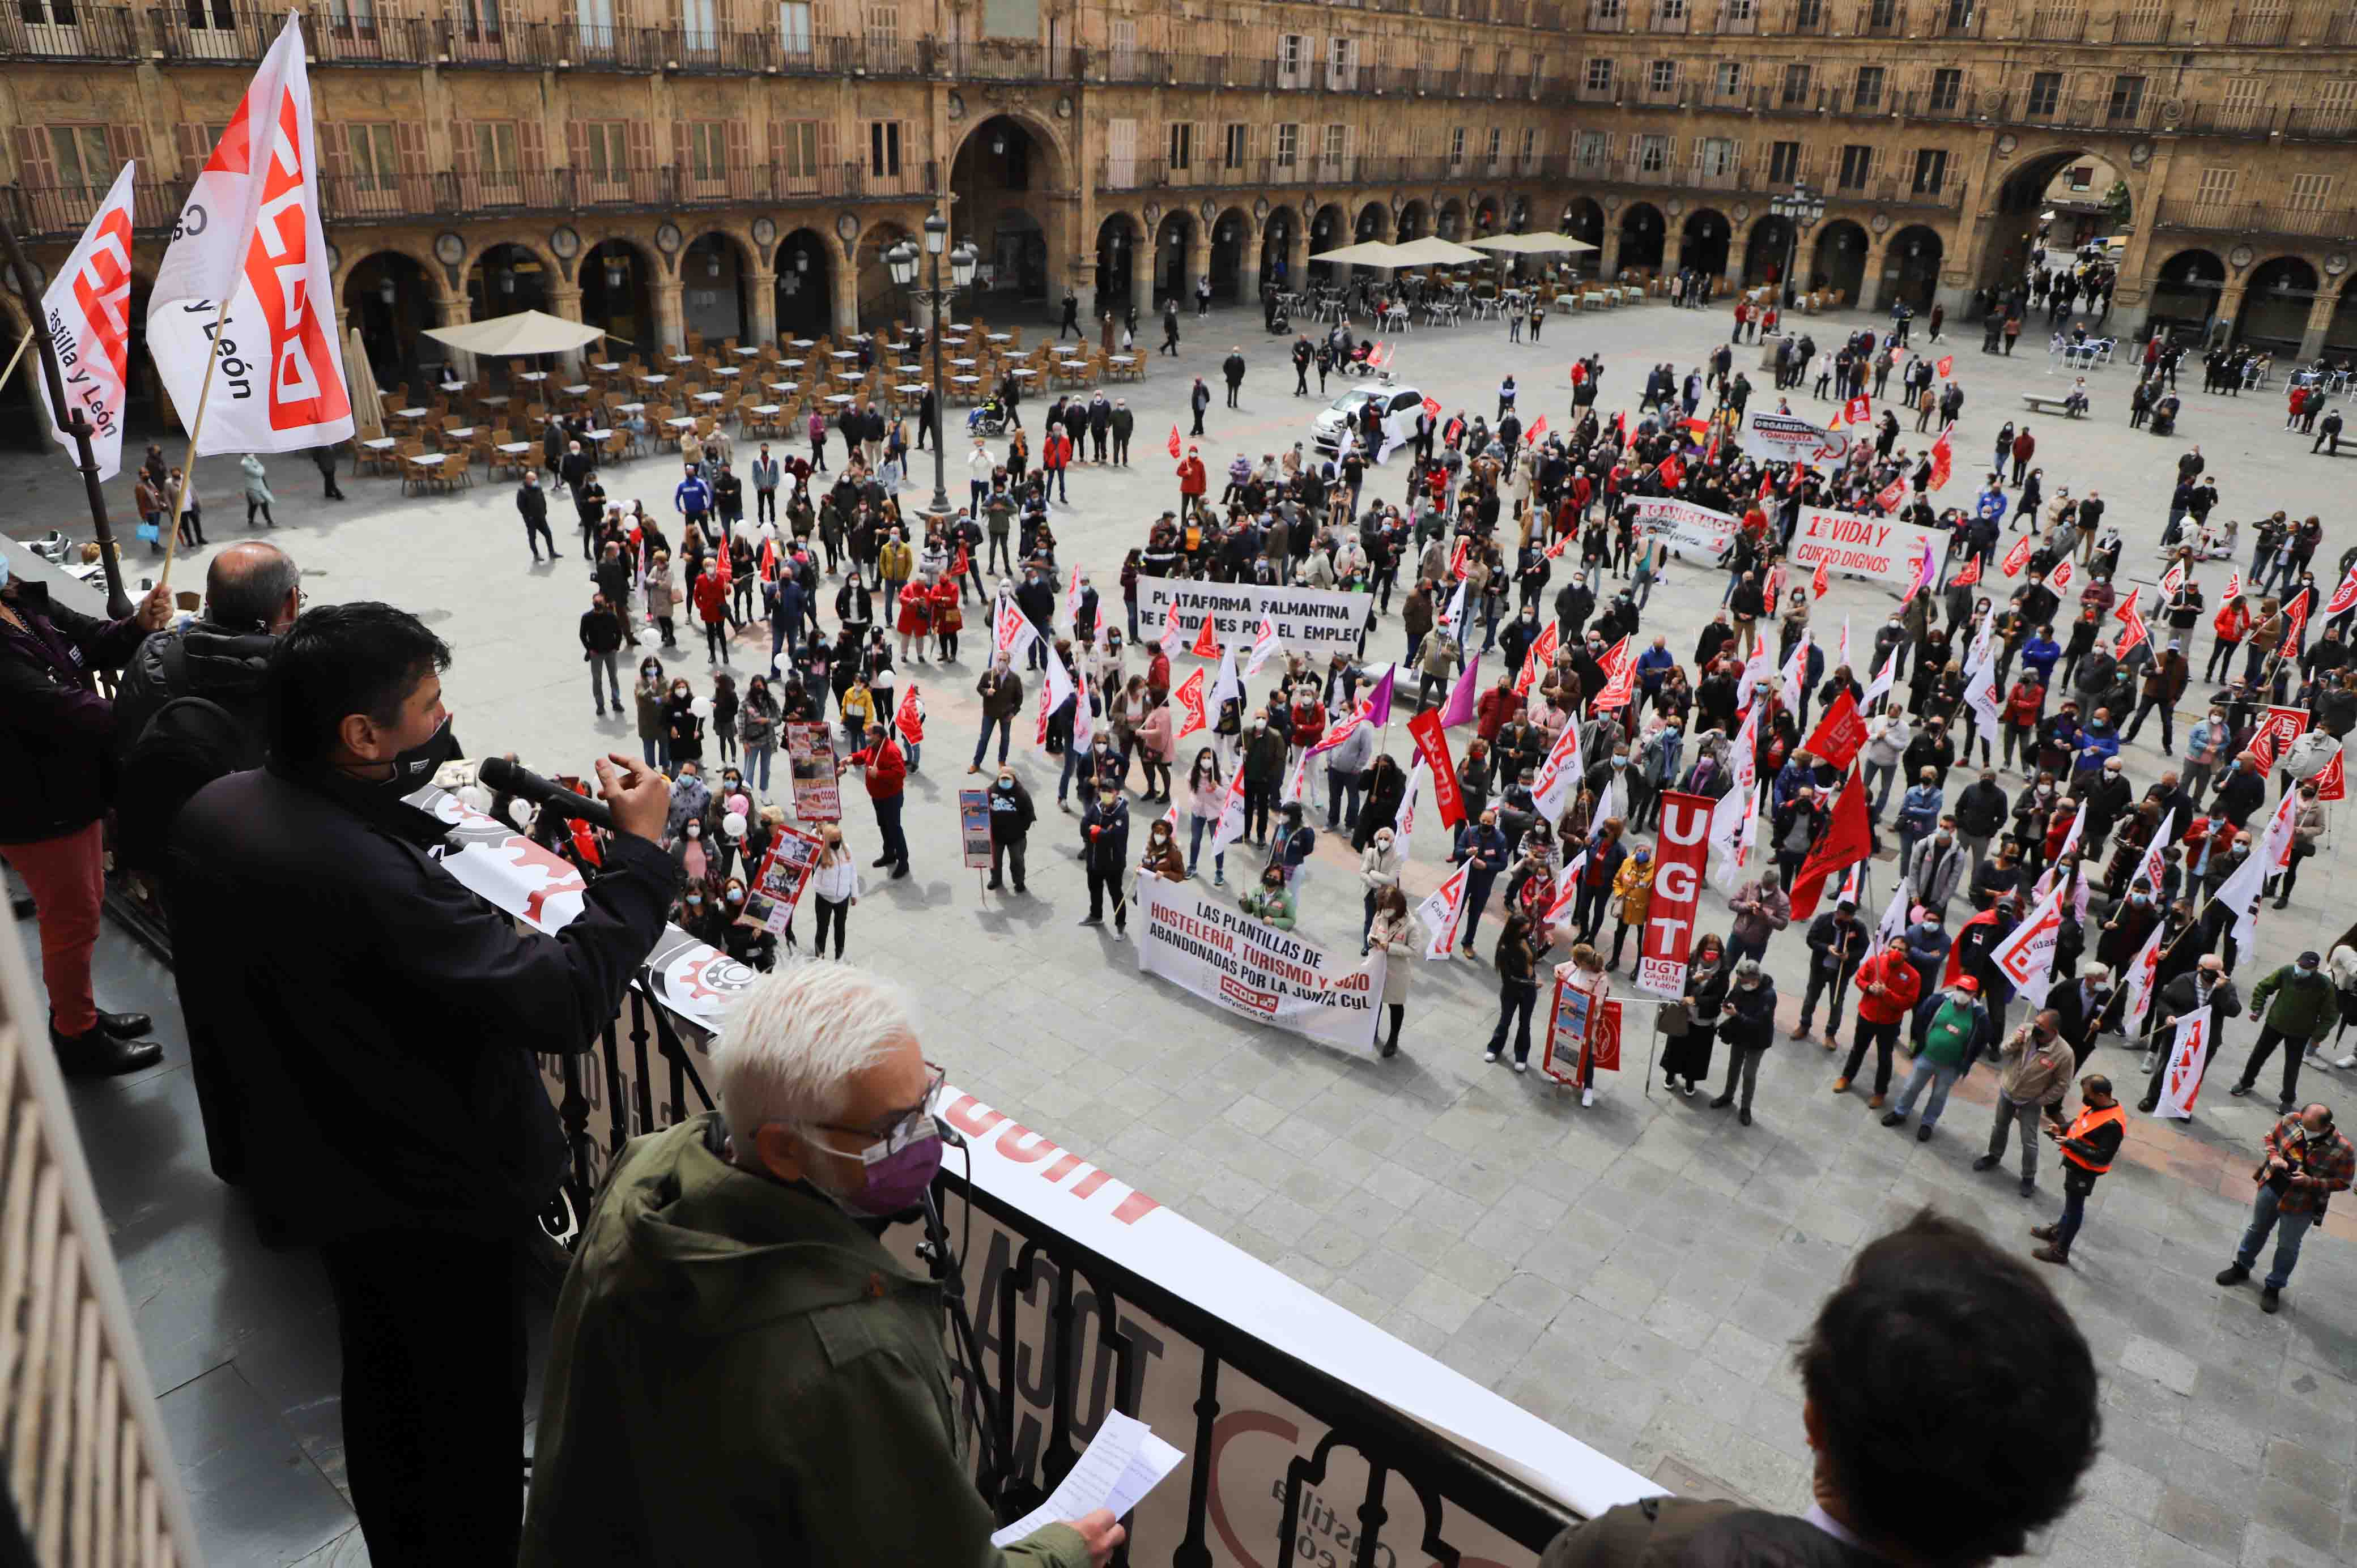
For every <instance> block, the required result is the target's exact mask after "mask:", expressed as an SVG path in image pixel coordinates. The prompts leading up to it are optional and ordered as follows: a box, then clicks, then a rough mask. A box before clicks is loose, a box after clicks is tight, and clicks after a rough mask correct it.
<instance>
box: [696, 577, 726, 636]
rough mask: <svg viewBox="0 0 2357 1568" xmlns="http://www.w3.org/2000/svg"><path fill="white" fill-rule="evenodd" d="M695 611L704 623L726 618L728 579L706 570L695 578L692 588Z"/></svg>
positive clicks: (707, 623)
mask: <svg viewBox="0 0 2357 1568" xmlns="http://www.w3.org/2000/svg"><path fill="white" fill-rule="evenodd" d="M694 596H695V613H696V614H697V615H699V616H701V617H703V618H704V620H705V624H706V625H709V624H710V623H712V622H714V621H719V620H726V619H727V618H728V580H727V579H726V577H723V576H722V575H720V574H719V573H717V572H706V573H705V574H703V575H701V576H699V577H697V578H696V579H695V587H694Z"/></svg>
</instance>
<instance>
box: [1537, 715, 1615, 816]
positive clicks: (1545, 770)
mask: <svg viewBox="0 0 2357 1568" xmlns="http://www.w3.org/2000/svg"><path fill="white" fill-rule="evenodd" d="M1579 779H1580V767H1579V720H1578V719H1577V717H1572V718H1567V719H1566V720H1565V721H1564V725H1563V733H1562V734H1561V735H1558V736H1555V745H1553V746H1550V747H1548V748H1547V754H1546V760H1545V761H1544V762H1543V763H1541V764H1540V765H1539V773H1538V777H1537V778H1536V779H1533V780H1532V781H1531V804H1532V806H1533V808H1534V809H1535V810H1536V811H1537V812H1538V814H1539V815H1540V816H1541V817H1542V818H1544V819H1545V820H1546V821H1547V822H1554V821H1555V819H1556V818H1557V817H1560V816H1562V815H1563V808H1564V802H1565V800H1566V798H1567V797H1568V796H1569V795H1570V794H1571V791H1572V790H1573V789H1575V788H1577V786H1578V783H1579ZM1603 820H1604V819H1603V818H1602V817H1600V816H1599V817H1598V819H1597V821H1598V822H1602V821H1603Z"/></svg>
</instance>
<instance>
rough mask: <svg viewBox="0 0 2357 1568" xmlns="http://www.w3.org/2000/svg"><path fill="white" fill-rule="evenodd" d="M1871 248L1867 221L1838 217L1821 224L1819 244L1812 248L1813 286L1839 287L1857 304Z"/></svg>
mask: <svg viewBox="0 0 2357 1568" xmlns="http://www.w3.org/2000/svg"><path fill="white" fill-rule="evenodd" d="M1870 248H1871V242H1869V241H1868V240H1867V235H1866V225H1865V224H1863V223H1860V222H1858V221H1857V220H1856V219H1854V218H1835V219H1832V220H1828V221H1826V222H1824V223H1822V224H1820V225H1819V226H1818V228H1817V239H1816V246H1815V248H1814V249H1813V250H1812V251H1811V252H1809V258H1810V259H1809V278H1808V285H1809V287H1811V288H1813V289H1816V288H1830V289H1838V290H1840V291H1841V294H1842V295H1843V297H1844V298H1846V300H1847V301H1848V302H1849V303H1850V304H1852V305H1856V304H1857V303H1858V290H1859V288H1860V287H1861V286H1862V285H1864V284H1865V282H1866V253H1867V250H1868V249H1870Z"/></svg>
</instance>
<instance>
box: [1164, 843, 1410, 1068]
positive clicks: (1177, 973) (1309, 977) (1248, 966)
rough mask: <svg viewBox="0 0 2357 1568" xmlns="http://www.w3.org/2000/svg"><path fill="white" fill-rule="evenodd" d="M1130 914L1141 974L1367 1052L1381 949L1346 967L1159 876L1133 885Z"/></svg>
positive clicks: (1237, 1011)
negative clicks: (1134, 908)
mask: <svg viewBox="0 0 2357 1568" xmlns="http://www.w3.org/2000/svg"><path fill="white" fill-rule="evenodd" d="M1138 913H1139V916H1140V917H1141V918H1140V921H1139V924H1138V928H1137V967H1138V970H1139V972H1141V973H1145V974H1157V975H1160V976H1161V977H1162V978H1163V979H1165V980H1168V981H1169V982H1171V983H1173V984H1175V985H1178V986H1179V987H1181V988H1182V989H1184V990H1187V991H1189V992H1191V993H1194V994H1195V995H1197V996H1200V997H1201V998H1203V1000H1205V1001H1206V1002H1212V1003H1216V1004H1219V1005H1220V1006H1221V1007H1223V1008H1225V1009H1226V1010H1227V1011H1228V1012H1230V1013H1232V1014H1234V1015H1237V1016H1238V1017H1241V1018H1249V1019H1252V1020H1253V1021H1254V1022H1256V1023H1262V1024H1271V1025H1274V1026H1276V1027H1278V1028H1280V1029H1289V1030H1291V1031H1293V1032H1294V1033H1295V1034H1297V1035H1303V1036H1308V1038H1310V1039H1313V1040H1319V1041H1323V1042H1324V1043H1325V1044H1327V1045H1332V1046H1349V1047H1353V1048H1355V1049H1358V1050H1361V1051H1364V1052H1367V1053H1368V1054H1370V1055H1372V1054H1373V1052H1374V1047H1375V1014H1376V1005H1375V1004H1376V1003H1378V1002H1379V1001H1381V1000H1382V998H1383V963H1384V961H1385V958H1384V954H1383V951H1382V950H1380V949H1378V950H1375V951H1373V952H1371V953H1369V954H1368V955H1367V956H1366V958H1365V959H1364V960H1362V961H1360V962H1359V963H1358V964H1357V965H1356V966H1354V967H1352V966H1345V965H1344V964H1342V963H1341V962H1340V961H1339V960H1337V959H1336V958H1335V956H1334V955H1333V954H1331V953H1329V952H1328V951H1327V950H1325V949H1323V948H1321V947H1319V946H1318V944H1317V943H1315V942H1313V941H1310V940H1308V938H1306V937H1303V936H1301V935H1299V934H1297V933H1296V932H1293V931H1280V930H1278V929H1276V928H1275V927H1274V926H1269V925H1264V924H1263V923H1262V922H1260V921H1258V920H1256V919H1254V918H1252V917H1251V916H1250V915H1247V914H1245V913H1244V912H1243V910H1241V909H1238V908H1235V906H1233V905H1232V904H1229V903H1226V902H1225V901H1223V900H1220V899H1214V898H1211V897H1208V896H1206V895H1202V894H1199V893H1197V892H1196V891H1195V890H1194V889H1193V888H1192V887H1190V886H1188V885H1187V884H1185V883H1179V882H1166V881H1164V880H1163V879H1162V878H1161V877H1159V876H1148V877H1143V878H1140V880H1139V882H1138Z"/></svg>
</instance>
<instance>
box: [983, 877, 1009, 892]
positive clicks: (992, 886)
mask: <svg viewBox="0 0 2357 1568" xmlns="http://www.w3.org/2000/svg"><path fill="white" fill-rule="evenodd" d="M1004 886H1006V884H1005V883H1004V882H1001V881H1000V880H999V879H998V878H997V877H996V876H994V877H992V878H991V879H990V880H989V881H987V882H985V883H984V884H983V885H982V890H983V891H984V892H985V893H996V892H997V891H998V890H999V889H1000V888H1002V887H1004Z"/></svg>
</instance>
